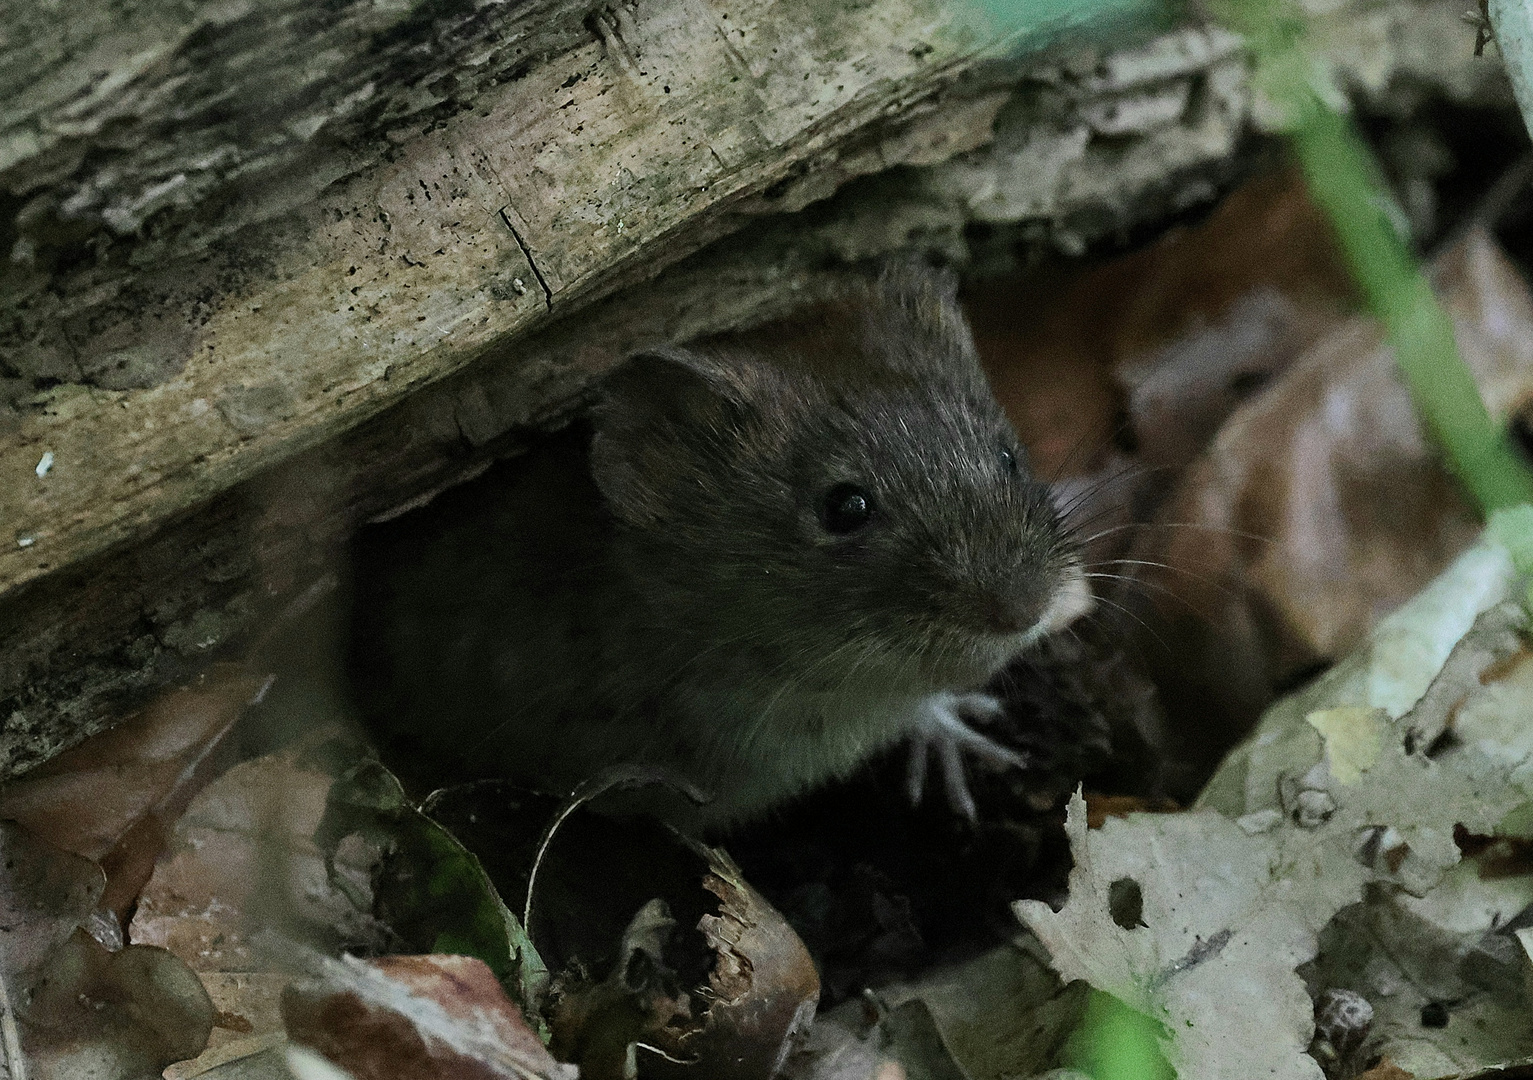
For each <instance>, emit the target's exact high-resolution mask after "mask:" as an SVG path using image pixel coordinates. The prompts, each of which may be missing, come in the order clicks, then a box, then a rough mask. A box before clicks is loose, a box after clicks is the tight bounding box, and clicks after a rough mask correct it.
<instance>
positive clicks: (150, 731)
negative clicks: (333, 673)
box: [0, 664, 265, 917]
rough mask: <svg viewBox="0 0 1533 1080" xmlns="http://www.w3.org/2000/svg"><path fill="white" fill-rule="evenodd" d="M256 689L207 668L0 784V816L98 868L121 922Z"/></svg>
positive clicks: (240, 675)
mask: <svg viewBox="0 0 1533 1080" xmlns="http://www.w3.org/2000/svg"><path fill="white" fill-rule="evenodd" d="M264 685H265V681H264V680H263V679H260V678H256V677H254V676H252V675H251V674H250V673H249V672H248V671H246V670H245V669H243V668H241V667H239V666H237V665H232V664H221V665H215V666H214V667H213V668H212V669H211V670H209V671H208V672H206V673H205V674H204V675H202V676H201V677H200V678H199V679H198V680H197V681H196V682H195V683H193V684H192V685H190V686H187V687H183V688H181V689H178V690H173V691H170V692H169V693H166V694H163V695H161V696H160V697H159V698H157V699H156V700H155V701H154V702H152V703H151V704H150V705H148V706H147V707H145V708H144V709H143V710H142V711H140V712H139V713H137V714H135V715H134V716H132V717H130V718H129V719H127V720H125V721H123V722H122V723H121V724H118V725H117V726H116V727H114V728H112V729H111V730H110V731H106V732H104V733H102V734H101V735H98V736H96V737H95V738H93V739H90V740H87V741H86V742H84V743H81V744H80V745H79V746H76V747H74V748H73V749H71V750H67V751H65V752H64V753H63V754H60V755H59V756H58V757H56V758H53V759H52V760H51V761H48V762H47V763H45V764H43V765H41V766H39V767H38V768H36V769H33V770H32V771H31V772H29V773H27V774H26V775H25V776H23V777H22V778H20V779H18V780H14V781H12V782H10V783H9V784H7V785H5V787H4V789H3V791H0V817H4V818H10V819H12V820H15V821H19V822H21V823H22V824H24V825H25V826H26V827H27V828H28V829H30V830H31V831H32V832H33V833H35V834H36V835H37V836H39V837H42V838H43V839H45V840H47V841H48V842H49V843H51V844H53V845H54V846H55V847H58V848H62V849H63V850H65V851H72V852H74V853H75V854H77V855H82V856H84V857H85V858H87V859H92V860H94V861H96V862H99V863H100V864H101V866H102V869H103V870H105V871H106V875H107V888H106V894H105V896H104V897H103V903H105V905H106V906H107V907H109V908H111V909H112V910H113V911H115V912H117V913H118V915H119V917H121V916H122V915H123V914H125V913H126V912H127V911H128V910H129V908H130V907H131V906H132V904H133V901H134V899H135V898H136V897H137V896H138V892H139V889H141V888H142V887H143V885H144V883H145V882H146V881H148V880H149V875H150V873H151V872H152V870H153V869H154V861H155V859H156V858H157V857H158V856H159V853H160V851H161V850H162V849H163V847H164V845H165V841H166V839H167V837H168V835H169V832H170V828H171V826H172V825H173V824H174V822H175V820H176V818H177V817H179V816H180V814H181V811H182V810H184V809H185V808H186V805H187V803H188V802H190V801H191V798H192V796H194V795H195V794H196V793H197V791H198V790H199V789H200V788H201V787H202V786H203V785H204V784H206V783H207V782H208V781H210V780H211V779H213V777H215V776H217V775H218V773H219V772H221V771H222V770H223V769H224V768H226V767H227V766H228V764H229V759H228V755H227V753H226V751H227V749H228V744H229V739H228V736H229V734H230V732H231V731H232V730H233V729H234V726H235V724H236V722H237V721H238V720H239V719H240V717H241V715H242V714H243V713H244V710H245V708H246V706H247V705H249V704H250V703H251V700H252V698H254V697H256V696H257V695H258V694H259V692H260V691H261V689H262V687H263V686H264Z"/></svg>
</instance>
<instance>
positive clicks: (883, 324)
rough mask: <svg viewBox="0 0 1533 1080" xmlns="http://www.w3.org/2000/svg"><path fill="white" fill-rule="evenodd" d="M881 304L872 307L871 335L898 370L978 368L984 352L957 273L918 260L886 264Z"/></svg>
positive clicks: (975, 370)
mask: <svg viewBox="0 0 1533 1080" xmlns="http://www.w3.org/2000/svg"><path fill="white" fill-rule="evenodd" d="M878 298H879V305H878V309H877V310H874V311H872V312H870V313H869V314H870V323H869V327H868V329H869V336H870V339H871V340H873V341H875V342H878V343H879V344H880V345H881V346H882V347H881V348H880V350H879V351H880V352H881V353H882V354H883V355H884V356H885V357H886V358H887V359H888V361H889V362H890V363H891V364H892V365H893V366H895V367H896V368H898V369H901V370H906V371H915V372H929V371H932V370H933V369H935V368H941V369H942V370H944V371H947V372H949V373H952V372H953V371H954V368H953V365H954V363H955V362H956V363H958V364H959V365H960V366H961V368H962V369H963V372H964V373H965V374H977V373H978V372H979V356H978V354H977V353H976V352H975V351H974V339H973V337H972V335H971V334H970V332H969V324H968V322H967V321H966V320H965V319H964V316H963V309H962V308H960V307H959V306H958V276H957V275H956V274H954V273H953V272H952V271H950V270H939V269H937V268H935V267H932V266H928V265H927V264H926V263H923V262H918V261H916V260H914V259H902V260H897V261H895V262H891V263H889V264H887V265H886V266H885V267H884V270H883V273H882V274H880V275H879V279H878Z"/></svg>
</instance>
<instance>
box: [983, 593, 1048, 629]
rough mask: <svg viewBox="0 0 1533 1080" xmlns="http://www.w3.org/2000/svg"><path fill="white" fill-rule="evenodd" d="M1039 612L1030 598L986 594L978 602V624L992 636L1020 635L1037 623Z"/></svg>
mask: <svg viewBox="0 0 1533 1080" xmlns="http://www.w3.org/2000/svg"><path fill="white" fill-rule="evenodd" d="M1040 611H1041V608H1040V606H1039V605H1038V603H1037V602H1036V601H1035V600H1034V599H1033V598H1032V597H1018V596H1012V595H1007V594H997V593H986V594H985V595H984V596H983V597H982V598H981V599H980V602H979V617H980V622H981V623H982V624H983V625H984V627H985V629H986V630H988V631H990V633H992V634H1020V633H1022V632H1023V631H1025V630H1027V629H1028V628H1029V627H1030V626H1032V625H1033V624H1034V623H1035V622H1037V621H1038V615H1039V613H1040Z"/></svg>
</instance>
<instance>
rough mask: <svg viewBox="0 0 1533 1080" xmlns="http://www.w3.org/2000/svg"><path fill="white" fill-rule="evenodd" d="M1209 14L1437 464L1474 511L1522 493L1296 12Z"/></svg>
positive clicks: (1266, 5) (1526, 491) (1264, 7)
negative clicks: (1437, 451) (1406, 391)
mask: <svg viewBox="0 0 1533 1080" xmlns="http://www.w3.org/2000/svg"><path fill="white" fill-rule="evenodd" d="M1216 14H1218V15H1219V16H1220V17H1221V18H1223V19H1224V20H1225V21H1226V22H1227V23H1228V24H1229V25H1231V26H1232V27H1234V28H1235V29H1237V30H1239V31H1241V32H1242V33H1244V34H1245V35H1246V36H1247V38H1248V40H1249V41H1250V42H1251V45H1252V49H1253V51H1254V52H1255V54H1256V62H1257V73H1256V83H1257V86H1258V88H1259V89H1260V90H1261V91H1262V92H1264V93H1265V94H1267V96H1268V97H1269V98H1270V100H1271V101H1272V102H1273V103H1274V104H1275V105H1276V106H1277V107H1278V108H1279V109H1280V110H1281V111H1282V113H1283V117H1284V120H1285V121H1286V125H1287V131H1288V135H1289V137H1290V140H1291V145H1292V146H1293V150H1294V154H1295V156H1296V157H1297V158H1298V160H1299V164H1300V167H1301V168H1302V169H1303V170H1304V175H1305V179H1306V180H1307V182H1308V184H1309V189H1310V193H1311V195H1312V196H1313V197H1314V199H1315V202H1316V203H1318V204H1319V206H1320V208H1321V209H1322V210H1323V211H1324V212H1325V214H1326V216H1327V217H1328V218H1329V219H1330V222H1331V226H1332V228H1333V229H1334V230H1335V233H1336V238H1337V240H1338V242H1339V243H1340V245H1341V248H1342V251H1343V253H1344V254H1345V256H1346V259H1347V262H1348V264H1349V265H1350V267H1351V270H1352V273H1353V275H1354V277H1355V278H1356V280H1357V282H1358V285H1359V286H1360V288H1361V289H1362V292H1363V295H1364V297H1365V298H1366V300H1367V303H1368V306H1369V308H1370V309H1372V311H1373V312H1374V314H1375V315H1376V316H1377V317H1378V318H1379V320H1380V321H1381V322H1382V323H1383V324H1384V329H1385V332H1386V333H1387V334H1388V336H1389V341H1390V344H1391V345H1392V346H1393V347H1394V351H1395V360H1396V362H1397V363H1398V364H1399V366H1400V371H1401V374H1402V375H1403V376H1404V378H1405V382H1406V385H1407V386H1408V387H1409V388H1410V393H1411V399H1412V400H1413V401H1414V403H1415V406H1416V411H1417V413H1418V415H1420V417H1421V419H1422V422H1423V423H1424V424H1425V425H1426V428H1427V430H1428V431H1429V432H1430V433H1431V436H1432V438H1433V439H1434V440H1435V441H1436V442H1437V444H1438V446H1439V447H1440V448H1441V449H1442V452H1443V454H1444V456H1445V458H1446V459H1447V463H1448V467H1449V468H1450V469H1451V470H1452V471H1453V473H1454V475H1455V476H1456V477H1457V478H1458V480H1459V482H1460V483H1461V484H1462V485H1463V487H1464V490H1465V491H1466V492H1467V493H1468V494H1469V495H1470V497H1471V498H1472V499H1473V500H1474V502H1475V504H1476V505H1477V506H1478V507H1479V509H1480V511H1481V513H1482V515H1485V516H1488V515H1489V514H1490V513H1491V512H1492V511H1495V510H1499V509H1501V508H1503V507H1508V506H1515V505H1517V504H1519V503H1524V502H1529V501H1533V475H1530V474H1529V472H1528V470H1527V468H1526V467H1525V466H1524V465H1523V463H1522V462H1521V461H1520V460H1519V459H1518V457H1517V455H1516V453H1515V452H1514V451H1513V449H1512V446H1511V444H1510V442H1509V441H1508V439H1507V437H1506V434H1505V432H1504V431H1503V430H1502V429H1501V428H1500V426H1498V425H1497V424H1496V423H1495V422H1494V421H1493V420H1492V419H1491V417H1490V414H1489V412H1487V411H1486V408H1485V403H1484V402H1483V401H1482V400H1481V398H1480V392H1479V389H1478V388H1477V387H1476V385H1475V382H1474V377H1473V376H1472V375H1471V374H1470V372H1469V369H1468V368H1467V367H1466V366H1465V365H1464V362H1463V360H1462V358H1460V356H1459V353H1458V345H1457V343H1456V342H1455V341H1454V339H1453V323H1452V321H1451V320H1450V319H1449V318H1448V315H1447V313H1446V312H1444V311H1443V309H1442V306H1441V305H1440V304H1438V302H1437V297H1436V296H1434V295H1433V293H1432V289H1431V286H1429V285H1428V284H1427V280H1426V278H1425V276H1424V275H1423V274H1422V272H1421V268H1420V266H1419V265H1418V264H1417V261H1416V258H1415V256H1414V255H1413V254H1412V253H1411V250H1410V247H1409V246H1408V244H1407V243H1406V240H1405V238H1404V237H1403V236H1402V235H1401V231H1400V229H1398V228H1397V227H1396V225H1395V221H1394V219H1393V218H1392V216H1391V214H1390V210H1391V208H1392V206H1393V203H1392V201H1391V199H1390V197H1389V195H1388V193H1387V191H1386V189H1385V188H1384V186H1383V184H1382V183H1380V182H1379V179H1378V178H1379V175H1380V173H1379V169H1378V165H1377V163H1376V162H1375V161H1374V159H1373V155H1372V154H1371V153H1370V152H1369V150H1368V148H1367V146H1366V145H1365V144H1364V143H1363V140H1362V139H1361V138H1360V137H1359V135H1358V134H1357V132H1356V130H1355V129H1354V127H1353V125H1352V123H1351V122H1350V121H1349V120H1348V119H1347V118H1346V117H1344V116H1343V115H1342V114H1341V113H1339V112H1338V111H1337V110H1335V109H1334V108H1332V107H1331V106H1330V105H1329V104H1327V103H1326V102H1325V101H1324V100H1323V99H1322V97H1321V95H1320V94H1319V93H1318V92H1317V90H1316V88H1315V86H1314V84H1313V82H1312V79H1313V71H1314V69H1313V67H1312V65H1311V64H1310V60H1309V57H1308V56H1307V55H1306V54H1305V52H1304V49H1303V44H1302V38H1303V33H1304V22H1303V20H1302V19H1299V18H1297V17H1295V15H1294V13H1293V12H1292V11H1291V10H1290V9H1289V6H1288V4H1287V3H1285V2H1283V0H1276V2H1273V0H1227V2H1224V3H1219V4H1217V5H1216Z"/></svg>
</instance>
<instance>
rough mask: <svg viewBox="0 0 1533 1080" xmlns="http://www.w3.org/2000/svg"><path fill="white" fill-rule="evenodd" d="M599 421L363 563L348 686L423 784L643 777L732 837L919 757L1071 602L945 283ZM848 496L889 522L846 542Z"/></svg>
mask: <svg viewBox="0 0 1533 1080" xmlns="http://www.w3.org/2000/svg"><path fill="white" fill-rule="evenodd" d="M593 423H594V428H595V433H594V437H593V438H592V440H591V442H590V446H589V453H588V454H587V448H586V447H585V446H584V445H582V444H581V443H580V442H578V441H573V440H566V441H565V443H564V444H563V445H561V446H557V447H553V448H550V449H548V450H547V451H545V452H540V453H539V454H538V455H536V456H535V458H534V459H533V460H531V461H525V462H519V463H515V465H514V466H512V467H508V468H506V469H505V470H504V473H505V475H499V476H492V477H489V478H486V479H485V480H482V481H478V482H476V483H475V484H474V485H469V486H466V487H465V488H463V489H459V490H457V491H454V492H450V493H448V495H447V496H444V497H443V498H441V499H439V500H437V503H436V504H433V505H432V506H430V507H427V508H426V509H425V510H424V511H417V512H415V513H413V514H411V515H408V516H407V517H406V518H404V519H401V520H400V521H399V522H397V523H391V524H390V525H389V526H385V527H384V529H383V530H381V531H380V532H379V533H378V534H376V535H374V536H372V537H369V538H367V539H366V540H364V542H363V544H362V549H361V555H360V559H359V564H358V582H359V590H358V593H359V604H358V608H357V611H358V619H357V627H358V632H357V634H356V637H355V643H354V657H355V668H356V671H357V672H358V685H359V688H360V689H361V690H362V691H363V698H364V701H365V703H366V705H367V707H368V711H369V712H370V713H371V714H372V716H373V717H374V719H375V720H376V721H377V722H378V723H379V724H381V725H382V726H383V727H385V728H386V729H389V730H392V731H393V732H394V733H395V738H396V741H397V742H399V743H401V744H402V745H403V746H405V747H406V748H407V753H408V754H409V755H410V756H411V758H412V760H416V761H418V762H431V763H437V764H441V765H446V766H447V767H448V769H449V770H453V769H457V770H461V773H462V774H463V775H467V774H468V773H484V772H492V773H494V772H500V773H509V774H512V775H515V776H519V777H521V778H523V779H529V780H532V781H535V782H538V783H540V784H541V785H542V786H545V787H553V788H556V789H567V788H569V787H572V786H573V785H574V784H575V783H577V782H578V781H579V780H581V779H583V778H585V777H586V776H589V775H591V774H592V773H594V772H597V771H599V770H600V769H602V768H604V767H606V766H610V765H616V764H620V763H627V764H632V763H638V764H649V765H651V766H654V767H656V768H658V769H663V770H667V771H672V772H674V773H676V774H678V775H680V776H682V777H684V778H686V779H688V780H690V781H691V782H692V783H694V784H696V785H697V786H699V787H702V788H703V789H705V790H709V791H712V792H713V793H714V794H715V796H716V797H715V799H714V801H713V802H712V803H711V804H710V805H709V806H708V808H707V809H706V810H705V812H704V814H703V818H704V823H705V824H709V825H727V824H729V823H732V822H736V821H740V820H744V819H748V818H751V817H755V816H758V815H760V814H762V813H763V812H765V811H768V810H770V809H771V808H772V807H774V806H776V805H778V804H780V803H781V802H783V801H784V800H787V799H790V798H791V797H793V796H794V795H796V794H798V793H800V792H802V791H805V790H807V789H809V788H812V787H814V786H816V785H818V784H821V783H823V782H825V781H826V780H829V779H831V778H833V777H837V776H842V775H845V774H847V773H849V772H851V771H852V770H853V769H855V768H856V767H857V766H858V765H860V764H861V763H863V762H864V761H866V760H867V759H868V758H869V757H870V756H871V755H873V754H874V753H876V752H877V751H879V750H882V749H884V748H887V747H889V746H891V745H892V744H894V743H896V742H898V741H900V740H901V739H903V738H905V737H906V736H908V735H910V734H911V733H912V732H913V731H914V730H915V729H916V728H917V726H919V725H920V723H921V718H922V715H923V710H922V703H923V702H924V701H926V700H927V699H928V698H929V697H930V696H931V695H932V694H936V693H943V692H949V691H957V690H964V689H969V688H973V687H977V686H979V685H981V684H983V683H984V681H985V680H986V679H987V678H988V677H989V676H990V675H991V674H993V673H994V672H995V671H996V670H997V669H998V668H999V667H1000V666H1001V665H1002V664H1004V663H1005V661H1006V660H1008V659H1009V658H1010V657H1011V656H1013V655H1015V653H1016V652H1018V651H1019V650H1020V649H1021V648H1022V647H1023V646H1024V645H1025V644H1026V642H1027V641H1028V640H1030V639H1031V636H1034V635H1035V634H1036V626H1035V624H1036V623H1037V622H1038V621H1039V620H1040V619H1041V618H1043V617H1044V613H1045V611H1046V610H1048V609H1049V607H1050V604H1051V603H1053V602H1054V601H1055V600H1056V599H1057V598H1058V596H1059V595H1060V593H1061V590H1063V589H1064V588H1065V587H1066V582H1071V581H1073V582H1079V580H1080V578H1079V560H1078V557H1077V555H1076V553H1075V551H1074V550H1073V548H1072V547H1071V546H1070V544H1069V543H1068V542H1067V541H1066V539H1065V538H1064V536H1063V534H1062V532H1061V530H1060V527H1059V524H1058V522H1057V520H1056V518H1055V515H1054V512H1053V510H1052V508H1051V507H1050V504H1049V501H1048V498H1047V495H1046V492H1045V490H1044V488H1043V487H1042V486H1041V485H1039V484H1037V483H1036V482H1034V481H1033V480H1031V479H1030V478H1029V477H1028V476H1027V475H1026V471H1025V467H1021V464H1020V457H1021V451H1020V450H1019V449H1017V447H1016V436H1015V434H1014V432H1013V431H1012V428H1011V426H1010V424H1009V423H1008V421H1007V420H1006V418H1005V416H1004V415H1003V413H1002V412H1001V409H1000V407H999V406H998V405H997V403H996V401H995V399H994V397H993V396H992V395H991V393H990V390H989V388H988V386H987V385H986V382H985V379H984V376H983V373H982V372H981V370H980V366H979V362H978V359H977V357H976V355H975V352H974V346H973V342H972V340H971V338H970V336H969V332H968V329H967V327H966V325H965V323H964V321H963V318H962V314H961V312H960V310H959V308H958V306H957V304H956V302H955V301H954V299H953V295H952V290H951V288H950V287H949V286H948V285H947V284H946V283H944V282H943V281H942V280H941V279H939V278H937V277H935V276H934V275H932V274H930V273H927V272H922V271H919V270H916V269H912V268H908V267H901V268H896V269H895V270H892V271H890V272H889V273H886V274H885V276H884V277H883V279H881V280H880V282H879V283H877V284H876V285H869V286H867V287H866V288H865V289H862V290H859V291H857V292H855V293H851V294H849V295H847V296H845V297H843V298H841V299H840V300H838V301H836V302H835V303H833V304H830V305H827V306H825V307H823V308H821V309H818V310H816V311H813V312H810V313H808V314H806V315H805V316H804V317H803V318H801V319H796V320H794V321H793V322H792V323H786V324H780V325H777V326H774V327H767V328H764V329H763V330H761V331H757V332H753V333H751V334H749V335H739V336H733V337H728V338H719V339H714V340H711V341H707V342H704V343H701V344H699V345H697V346H696V347H694V348H692V349H686V350H681V349H670V350H662V351H656V352H652V353H648V354H645V355H642V356H638V357H635V358H634V359H633V360H632V361H631V362H630V363H629V364H628V365H626V366H625V367H624V368H623V369H622V370H620V371H619V372H618V373H616V374H615V375H614V376H613V377H612V378H611V379H609V380H608V382H607V384H606V386H605V389H604V392H603V395H602V398H601V401H600V403H599V405H598V408H597V409H596V411H595V414H594V419H593ZM1003 449H1005V450H1011V451H1012V452H1013V453H1014V454H1016V455H1017V459H1018V462H1019V472H1018V473H1017V474H1011V473H1008V471H1007V468H1006V465H1005V460H1004V455H1003V453H1002V451H1003ZM843 482H853V483H858V484H860V485H862V486H863V487H865V488H866V489H867V491H868V492H869V494H870V495H871V499H872V502H873V506H874V516H873V518H872V520H871V521H870V522H869V524H868V525H867V526H866V527H865V528H864V529H862V530H860V531H858V532H855V533H852V534H850V535H846V536H835V535H832V534H831V533H830V532H828V531H827V530H826V528H825V527H824V526H823V524H822V523H821V511H822V501H823V498H824V495H825V492H826V491H827V490H828V489H829V488H831V487H832V486H833V485H835V484H837V483H843ZM455 755H456V758H455ZM454 760H456V761H457V762H458V764H456V765H454V764H452V762H453V761H454ZM435 779H436V780H437V781H439V780H440V778H439V777H438V778H435Z"/></svg>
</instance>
